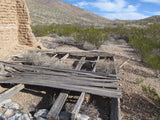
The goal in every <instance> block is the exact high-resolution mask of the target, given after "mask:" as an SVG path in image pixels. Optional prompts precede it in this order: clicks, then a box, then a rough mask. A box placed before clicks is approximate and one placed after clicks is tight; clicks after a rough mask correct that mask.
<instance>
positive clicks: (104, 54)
mask: <svg viewBox="0 0 160 120" xmlns="http://www.w3.org/2000/svg"><path fill="white" fill-rule="evenodd" d="M37 52H42V53H53V54H55V53H56V54H64V53H69V54H70V55H76V56H93V57H95V56H100V57H113V56H114V55H113V54H109V53H106V52H91V51H90V52H74V51H54V50H38V51H37Z"/></svg>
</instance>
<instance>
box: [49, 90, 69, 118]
mask: <svg viewBox="0 0 160 120" xmlns="http://www.w3.org/2000/svg"><path fill="white" fill-rule="evenodd" d="M67 97H68V94H67V93H62V92H61V93H60V94H59V96H58V98H57V99H56V101H55V103H54V104H53V106H52V107H51V109H50V111H49V113H48V114H47V118H48V119H49V120H58V119H59V113H60V111H61V109H62V107H63V105H64V103H65V101H66V99H67Z"/></svg>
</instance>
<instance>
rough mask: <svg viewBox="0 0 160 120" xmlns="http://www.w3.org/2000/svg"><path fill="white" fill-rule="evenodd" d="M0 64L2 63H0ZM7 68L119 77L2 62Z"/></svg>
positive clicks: (110, 75)
mask: <svg viewBox="0 0 160 120" xmlns="http://www.w3.org/2000/svg"><path fill="white" fill-rule="evenodd" d="M0 62H2V61H0ZM2 63H4V64H5V65H6V66H8V67H13V68H19V69H23V70H32V71H33V70H38V71H50V72H51V71H52V72H54V71H57V72H63V73H64V72H65V73H75V74H78V75H86V76H88V77H98V78H108V77H121V76H118V75H113V74H109V75H107V74H106V73H99V72H89V71H78V70H70V69H58V68H49V67H42V66H33V65H32V66H31V65H20V64H13V63H8V62H2Z"/></svg>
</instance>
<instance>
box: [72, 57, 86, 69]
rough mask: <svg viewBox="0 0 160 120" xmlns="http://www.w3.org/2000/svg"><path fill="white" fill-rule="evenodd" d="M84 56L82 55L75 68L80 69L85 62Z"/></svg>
mask: <svg viewBox="0 0 160 120" xmlns="http://www.w3.org/2000/svg"><path fill="white" fill-rule="evenodd" d="M85 59H86V57H82V58H81V60H80V61H79V63H78V65H77V66H76V68H75V70H80V69H81V68H82V66H83V64H84V62H85Z"/></svg>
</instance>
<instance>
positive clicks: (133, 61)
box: [0, 39, 160, 120]
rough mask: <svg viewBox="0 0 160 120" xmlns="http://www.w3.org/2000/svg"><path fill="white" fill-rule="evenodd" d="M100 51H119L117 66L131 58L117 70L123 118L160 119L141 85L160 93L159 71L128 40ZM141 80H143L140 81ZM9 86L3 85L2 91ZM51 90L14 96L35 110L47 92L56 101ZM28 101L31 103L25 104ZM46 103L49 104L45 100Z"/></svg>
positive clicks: (64, 48)
mask: <svg viewBox="0 0 160 120" xmlns="http://www.w3.org/2000/svg"><path fill="white" fill-rule="evenodd" d="M55 50H57V51H81V50H80V49H78V48H76V47H73V46H67V45H63V46H60V47H57V48H55ZM99 51H104V52H108V53H111V54H115V64H116V67H117V68H118V67H119V66H120V65H121V64H122V63H123V62H125V61H126V60H128V59H130V60H129V61H128V62H127V63H126V64H125V65H124V66H123V67H122V68H120V69H117V74H119V75H123V77H122V80H121V81H120V84H121V86H122V93H123V96H122V98H121V116H122V120H157V119H160V118H158V116H160V108H159V107H158V106H157V105H155V104H154V103H153V102H152V101H151V100H150V99H148V98H147V96H145V94H144V93H143V91H142V87H141V85H145V86H148V85H150V86H151V87H153V88H155V89H156V91H157V93H158V94H159V95H160V78H157V77H156V74H155V71H153V70H152V69H150V68H147V67H146V66H145V65H144V64H143V63H142V62H141V60H140V58H139V57H138V56H137V55H136V53H135V51H134V50H133V49H132V48H131V47H130V46H129V45H128V44H127V43H126V42H125V41H124V40H121V39H119V40H110V41H107V42H105V44H104V45H101V47H100V48H99ZM137 79H139V80H143V81H142V82H140V83H138V82H137ZM5 89H6V88H3V87H0V92H2V91H4V90H5ZM26 91H27V92H26ZM32 93H34V94H32ZM50 93H52V90H47V91H46V90H45V89H44V90H41V91H40V92H38V93H37V92H36V91H33V90H30V89H26V90H25V92H24V91H22V92H19V93H18V94H16V95H15V96H14V97H12V100H13V101H15V102H17V103H19V104H20V105H21V106H22V107H26V110H28V108H30V109H35V106H37V105H38V104H39V103H40V101H42V99H43V97H45V96H46V95H48V97H47V99H49V100H48V101H51V104H52V100H51V99H52V96H49V95H50ZM20 99H21V101H20ZM22 99H23V100H22ZM26 103H27V104H28V106H25V105H24V104H26ZM47 104H48V103H47ZM43 105H44V106H45V103H44V104H43ZM48 107H50V106H48ZM29 111H32V110H29ZM33 111H34V110H33Z"/></svg>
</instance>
